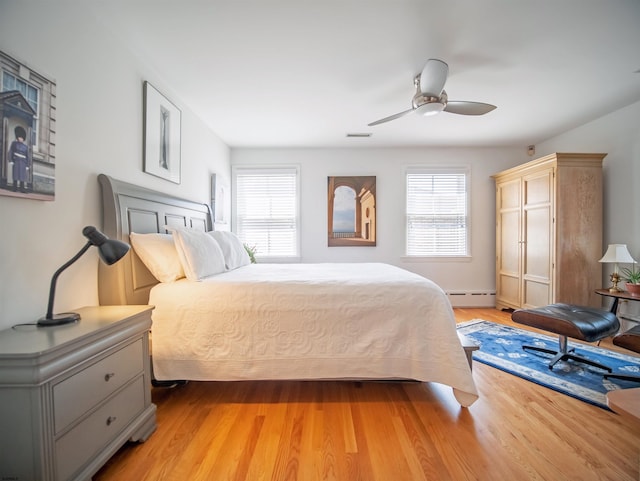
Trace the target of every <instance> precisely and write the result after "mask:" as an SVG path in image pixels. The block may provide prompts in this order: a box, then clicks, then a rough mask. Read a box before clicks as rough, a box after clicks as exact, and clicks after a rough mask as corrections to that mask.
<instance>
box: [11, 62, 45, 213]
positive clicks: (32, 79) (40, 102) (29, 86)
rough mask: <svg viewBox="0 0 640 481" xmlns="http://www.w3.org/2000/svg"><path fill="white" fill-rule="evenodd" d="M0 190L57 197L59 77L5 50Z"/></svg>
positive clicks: (14, 194)
mask: <svg viewBox="0 0 640 481" xmlns="http://www.w3.org/2000/svg"><path fill="white" fill-rule="evenodd" d="M0 79H1V80H2V82H1V83H0V195H5V196H11V197H22V198H26V199H35V200H54V198H55V186H56V181H55V179H56V151H55V132H56V130H57V129H56V82H55V81H54V80H52V79H51V78H49V77H47V76H45V75H44V74H42V73H41V72H38V71H36V70H34V69H33V68H32V67H30V66H29V64H26V63H24V62H22V61H21V60H19V59H17V58H15V57H12V56H10V55H8V54H6V53H5V52H2V51H0Z"/></svg>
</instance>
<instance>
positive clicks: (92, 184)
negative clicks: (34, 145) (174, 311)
mask: <svg viewBox="0 0 640 481" xmlns="http://www.w3.org/2000/svg"><path fill="white" fill-rule="evenodd" d="M62 5H67V7H68V8H64V7H62V8H61V6H60V4H59V3H58V2H41V1H38V2H33V1H21V2H15V1H11V0H0V12H1V14H0V49H2V50H3V51H4V52H5V53H7V54H9V55H11V56H14V57H17V58H18V59H19V60H21V61H22V62H24V63H27V64H28V65H30V66H31V67H32V68H34V69H35V70H36V71H38V72H41V73H43V74H46V75H47V76H48V77H50V78H53V79H55V81H56V83H57V132H56V198H55V201H53V202H41V201H35V200H28V199H17V198H10V197H5V196H0V219H1V220H2V236H1V237H0V329H1V328H5V327H9V326H12V325H14V324H17V323H28V322H33V321H35V320H36V319H37V318H39V317H41V316H42V315H44V313H45V311H46V304H47V297H48V290H49V282H50V279H51V275H52V274H53V272H54V271H55V270H56V269H57V268H58V267H59V266H60V265H62V264H63V263H64V262H66V261H67V260H68V259H70V258H71V257H72V256H73V255H74V254H75V253H76V252H77V251H78V250H79V249H80V248H81V247H82V246H83V245H84V243H85V239H84V237H83V236H82V234H81V230H82V228H83V227H84V226H85V225H95V226H97V227H98V228H100V226H101V214H100V202H99V194H100V191H99V186H98V183H97V180H96V176H97V174H99V173H106V174H109V175H111V176H113V177H115V178H118V179H121V180H125V181H127V182H132V183H136V184H140V185H144V186H147V187H150V188H153V189H157V190H161V191H165V192H168V193H171V194H174V195H180V196H183V197H187V198H191V199H194V200H198V201H201V202H208V201H209V177H210V174H211V173H213V172H216V173H218V174H220V175H222V176H224V177H225V178H226V179H230V167H229V149H228V148H227V147H226V146H225V145H224V144H223V143H222V142H221V141H220V140H219V139H218V138H217V137H216V136H215V134H214V133H212V132H211V131H210V130H208V129H207V128H206V127H205V126H204V125H203V124H202V122H201V121H200V120H199V119H198V118H197V117H196V116H195V115H194V114H193V113H192V112H190V111H189V110H188V109H186V108H185V107H184V106H183V105H182V104H181V102H180V98H179V96H178V95H177V94H176V93H175V92H172V90H171V87H170V86H169V85H165V84H164V83H163V81H162V78H158V77H157V76H156V75H155V74H154V71H153V70H152V69H150V68H149V67H148V66H146V65H145V64H144V62H143V61H142V60H140V59H138V58H136V57H135V56H134V55H133V54H132V53H131V52H129V51H128V50H127V49H126V47H124V46H123V45H121V44H120V43H119V41H118V38H117V36H116V35H113V34H112V33H111V32H109V31H107V30H105V28H104V27H103V25H102V24H101V23H100V21H99V20H98V19H95V18H93V17H92V16H91V15H90V14H87V13H86V12H85V10H84V7H83V6H82V2H74V4H73V8H71V7H69V5H70V4H62ZM25 26H28V28H27V29H25ZM26 31H27V32H28V34H25V32H26ZM144 80H149V81H150V82H151V83H153V84H154V86H155V87H156V88H158V89H159V90H160V91H161V92H163V93H164V94H165V95H166V96H167V97H169V98H170V99H171V100H172V101H173V102H174V103H175V104H177V105H178V107H180V108H181V109H182V182H181V184H180V185H177V184H173V183H171V182H168V181H166V180H163V179H160V178H157V177H153V176H151V175H148V174H145V173H143V171H142V85H143V81H144ZM94 251H95V249H91V250H90V251H89V252H88V253H87V254H86V255H85V256H84V257H83V258H82V259H80V260H79V261H78V262H77V263H76V264H74V265H73V266H71V267H70V268H69V269H67V270H66V271H65V272H64V273H63V274H62V275H61V276H60V278H59V280H58V290H57V296H56V304H55V311H56V312H61V311H65V310H69V309H73V308H75V307H80V306H84V305H92V304H97V303H98V296H97V265H98V262H99V261H98V257H97V254H96V252H94Z"/></svg>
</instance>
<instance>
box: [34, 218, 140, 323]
mask: <svg viewBox="0 0 640 481" xmlns="http://www.w3.org/2000/svg"><path fill="white" fill-rule="evenodd" d="M82 234H83V235H84V236H85V237H86V238H87V239H89V241H88V242H87V243H86V244H85V246H84V247H83V248H82V249H80V251H79V252H78V253H77V254H76V255H75V256H73V257H72V258H71V259H70V260H69V261H68V262H67V263H66V264H64V265H63V266H62V267H60V269H58V270H57V271H56V272H55V273H54V274H53V277H52V278H51V288H50V289H49V306H48V308H47V315H46V316H45V317H41V318H40V319H38V326H57V325H59V324H68V323H70V322H76V321H78V320H79V319H80V314H78V313H76V312H63V313H60V314H54V313H53V299H54V297H55V293H56V281H57V280H58V276H59V275H60V274H61V273H62V271H64V270H65V269H66V268H67V267H69V266H70V265H71V264H73V263H74V262H75V261H77V260H78V259H80V257H82V255H83V254H84V253H85V252H87V250H88V249H89V247H91V246H96V247H97V248H98V252H99V254H100V258H101V259H102V260H103V261H104V263H105V264H107V265H111V264H115V263H116V262H118V261H119V260H120V259H122V258H123V257H124V255H125V254H126V253H127V252H129V248H130V247H129V244H127V243H126V242H122V241H119V240H114V239H109V238H108V237H107V236H106V235H104V234H103V233H102V232H100V231H99V230H98V229H96V228H95V227H93V226H91V225H88V226H86V227H85V228H84V229H82Z"/></svg>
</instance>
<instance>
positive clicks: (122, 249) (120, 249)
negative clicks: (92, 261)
mask: <svg viewBox="0 0 640 481" xmlns="http://www.w3.org/2000/svg"><path fill="white" fill-rule="evenodd" d="M82 234H83V235H84V236H85V237H86V238H87V239H88V240H89V242H90V243H91V244H92V245H94V246H96V247H97V248H98V254H99V255H100V259H102V262H104V263H105V264H107V265H109V266H110V265H111V264H115V263H116V262H118V261H119V260H120V259H122V258H123V257H124V255H125V254H126V253H127V252H129V248H130V247H129V244H127V243H126V242H122V241H119V240H117V239H109V238H108V237H107V236H106V235H104V234H103V233H102V232H100V231H99V230H98V229H96V228H95V227H93V226H92V225H88V226H86V227H85V228H84V229H82Z"/></svg>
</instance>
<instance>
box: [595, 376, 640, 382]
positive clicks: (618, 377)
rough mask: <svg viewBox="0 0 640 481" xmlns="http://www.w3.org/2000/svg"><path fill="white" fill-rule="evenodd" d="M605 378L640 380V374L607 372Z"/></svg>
mask: <svg viewBox="0 0 640 481" xmlns="http://www.w3.org/2000/svg"><path fill="white" fill-rule="evenodd" d="M604 378H605V379H620V380H621V381H632V382H640V376H634V375H633V374H605V375H604Z"/></svg>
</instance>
